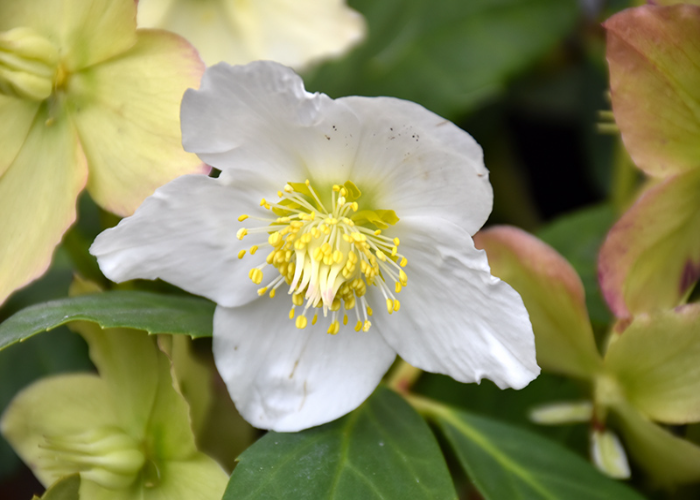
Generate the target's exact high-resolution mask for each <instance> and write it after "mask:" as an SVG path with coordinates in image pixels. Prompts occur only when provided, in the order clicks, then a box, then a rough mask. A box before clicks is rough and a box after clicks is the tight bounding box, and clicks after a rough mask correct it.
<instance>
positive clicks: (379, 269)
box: [236, 180, 408, 335]
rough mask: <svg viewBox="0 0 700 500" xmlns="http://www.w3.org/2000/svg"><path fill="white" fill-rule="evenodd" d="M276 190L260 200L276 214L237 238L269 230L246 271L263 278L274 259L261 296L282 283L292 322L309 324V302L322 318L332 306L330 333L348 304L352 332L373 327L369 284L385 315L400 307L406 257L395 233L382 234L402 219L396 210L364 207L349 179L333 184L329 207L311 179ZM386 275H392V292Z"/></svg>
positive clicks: (258, 280) (344, 318) (253, 277)
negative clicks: (259, 255)
mask: <svg viewBox="0 0 700 500" xmlns="http://www.w3.org/2000/svg"><path fill="white" fill-rule="evenodd" d="M277 195H278V196H279V198H280V200H279V201H278V202H277V203H270V202H268V201H267V200H265V199H264V198H263V200H262V201H261V202H260V206H262V207H264V208H265V209H267V210H269V211H271V212H272V213H274V214H275V215H276V216H277V218H274V219H272V218H271V219H258V220H261V221H264V222H266V223H268V225H267V226H262V227H256V228H253V229H248V228H241V229H239V230H238V232H237V233H236V234H237V236H238V239H243V238H244V237H245V236H246V235H248V234H255V233H262V234H267V235H268V238H267V242H266V243H263V244H261V245H253V246H252V247H251V248H250V250H249V252H250V254H251V255H253V254H255V253H256V252H257V251H258V248H260V247H263V246H268V247H271V250H270V252H269V253H268V255H267V258H266V259H265V262H264V263H262V264H261V265H259V266H257V267H254V268H252V269H251V270H250V272H249V274H248V276H249V277H250V279H251V280H252V281H253V282H254V283H255V284H258V285H259V284H260V283H262V280H263V269H265V267H267V266H274V267H275V268H276V270H277V272H278V275H277V276H276V277H275V278H274V279H273V280H272V281H270V282H269V283H268V284H267V285H266V286H263V287H262V288H260V289H259V290H258V294H259V295H264V294H266V293H268V292H269V295H270V297H274V296H275V293H276V290H277V288H279V287H280V286H282V284H283V283H286V284H287V285H289V294H290V295H292V309H291V310H290V311H289V318H290V319H295V318H296V319H295V324H296V327H297V328H299V329H303V328H306V326H307V324H308V319H307V313H309V310H310V309H311V308H314V309H322V310H323V316H324V317H328V316H329V312H330V326H329V327H328V333H330V334H333V335H335V334H336V333H338V331H340V321H341V320H340V318H341V314H342V322H343V324H344V325H347V323H348V314H351V315H352V314H353V312H352V311H353V310H354V315H355V317H356V320H357V322H356V324H355V331H360V330H364V331H367V330H369V328H370V327H371V326H372V323H371V322H370V320H369V316H372V308H371V307H370V306H369V305H368V304H367V300H366V297H365V294H366V292H367V286H377V287H378V288H379V290H380V291H381V293H382V295H383V296H384V299H385V301H386V308H387V311H388V313H389V314H392V313H393V312H395V311H398V310H399V308H400V307H401V304H400V302H399V301H398V300H397V299H396V297H395V295H394V294H395V293H396V294H398V293H399V292H400V291H401V289H402V288H403V287H405V286H406V284H407V280H408V277H407V276H406V273H405V272H404V270H403V269H402V268H403V267H405V266H406V264H407V260H406V258H405V257H404V256H403V255H401V254H400V253H399V250H398V249H399V244H400V242H399V239H398V238H390V237H387V236H385V235H383V234H382V231H383V230H384V229H386V228H388V227H389V225H393V224H395V223H396V222H398V220H399V218H398V217H397V216H396V213H394V211H393V210H361V209H360V205H359V204H358V202H357V201H356V200H358V199H359V198H360V196H361V193H360V190H359V189H358V188H357V186H355V185H354V184H353V183H352V182H350V181H348V182H346V183H345V184H344V185H342V186H341V185H338V184H336V185H334V186H333V187H332V189H331V193H330V208H331V209H330V210H328V209H326V206H325V205H324V204H323V203H322V201H321V199H320V198H319V196H318V194H317V192H316V191H315V190H314V188H313V187H312V186H311V183H310V182H309V181H308V180H307V181H306V182H304V183H288V184H286V185H285V186H284V189H283V190H282V191H278V192H277ZM248 218H252V217H249V216H248V215H241V216H240V217H239V218H238V220H239V221H241V222H242V221H244V220H246V219H248ZM370 225H371V226H373V227H368V226H370ZM245 254H246V250H241V251H240V252H239V254H238V258H239V259H242V258H243V257H244V256H245ZM387 282H389V283H391V282H393V291H392V289H391V287H390V286H389V285H388V284H387ZM341 307H342V308H343V311H342V313H341ZM297 308H300V312H299V314H297V311H296V309H297ZM317 321H318V312H317V311H315V310H314V313H313V318H312V319H311V324H312V325H315V324H316V322H317Z"/></svg>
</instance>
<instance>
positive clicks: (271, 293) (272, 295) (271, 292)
mask: <svg viewBox="0 0 700 500" xmlns="http://www.w3.org/2000/svg"><path fill="white" fill-rule="evenodd" d="M276 293H277V290H275V289H274V288H273V289H272V290H270V298H271V299H274V298H275V294H276Z"/></svg>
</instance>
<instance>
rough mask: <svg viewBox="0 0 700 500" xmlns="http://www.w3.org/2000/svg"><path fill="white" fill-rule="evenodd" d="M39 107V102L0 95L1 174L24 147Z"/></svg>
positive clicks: (0, 174)
mask: <svg viewBox="0 0 700 500" xmlns="http://www.w3.org/2000/svg"><path fill="white" fill-rule="evenodd" d="M38 109H39V103H38V102H32V101H29V100H26V99H18V98H16V97H8V96H4V95H0V137H2V147H1V148H0V176H2V174H4V173H5V171H6V170H7V169H8V168H9V166H10V165H11V164H12V161H13V160H14V159H15V157H16V156H17V153H18V152H19V150H20V149H21V148H22V145H23V144H24V141H25V139H26V138H27V134H28V133H29V128H30V127H31V126H32V123H33V122H34V117H35V116H36V112H37V110H38Z"/></svg>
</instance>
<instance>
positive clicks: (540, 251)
mask: <svg viewBox="0 0 700 500" xmlns="http://www.w3.org/2000/svg"><path fill="white" fill-rule="evenodd" d="M474 243H475V244H476V246H477V248H481V249H483V250H485V251H486V253H487V255H488V259H489V264H490V266H491V272H492V273H493V274H494V276H498V277H499V278H501V279H502V280H504V281H506V282H507V283H508V284H510V285H511V286H512V287H513V288H515V290H516V291H517V292H518V293H519V294H520V295H521V296H522V298H523V302H524V303H525V307H527V310H528V312H529V313H530V320H531V321H532V326H533V329H534V332H535V342H536V344H537V361H538V363H539V364H540V366H542V367H543V368H545V369H548V370H552V371H556V372H559V373H565V374H568V375H572V376H574V377H581V378H590V377H592V376H593V375H595V374H596V373H597V372H599V371H600V369H601V368H602V363H601V358H600V355H599V354H598V350H597V348H596V345H595V341H594V339H593V330H592V329H591V324H590V321H589V319H588V312H587V311H586V302H585V297H584V293H585V292H584V289H583V284H582V283H581V279H580V278H579V277H578V275H577V274H576V271H574V269H573V268H572V267H571V265H570V264H569V263H568V262H567V261H566V260H565V259H564V258H563V257H562V256H561V255H559V254H558V253H557V252H556V251H555V250H554V249H553V248H551V247H550V246H548V245H546V244H545V243H543V242H542V241H540V240H538V239H537V238H535V237H534V236H531V235H529V234H528V233H526V232H524V231H522V230H520V229H517V228H515V227H507V226H497V227H492V228H489V229H487V230H485V231H481V232H479V233H478V234H477V235H476V236H475V237H474Z"/></svg>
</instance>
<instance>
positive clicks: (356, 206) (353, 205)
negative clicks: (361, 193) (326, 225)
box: [350, 201, 360, 212]
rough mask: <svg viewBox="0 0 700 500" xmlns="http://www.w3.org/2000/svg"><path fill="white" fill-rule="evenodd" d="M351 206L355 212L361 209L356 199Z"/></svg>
mask: <svg viewBox="0 0 700 500" xmlns="http://www.w3.org/2000/svg"><path fill="white" fill-rule="evenodd" d="M350 208H352V211H353V212H357V209H359V208H360V206H359V205H358V204H357V202H356V201H353V202H352V204H351V205H350Z"/></svg>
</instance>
